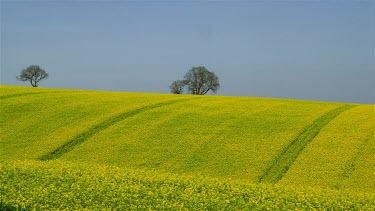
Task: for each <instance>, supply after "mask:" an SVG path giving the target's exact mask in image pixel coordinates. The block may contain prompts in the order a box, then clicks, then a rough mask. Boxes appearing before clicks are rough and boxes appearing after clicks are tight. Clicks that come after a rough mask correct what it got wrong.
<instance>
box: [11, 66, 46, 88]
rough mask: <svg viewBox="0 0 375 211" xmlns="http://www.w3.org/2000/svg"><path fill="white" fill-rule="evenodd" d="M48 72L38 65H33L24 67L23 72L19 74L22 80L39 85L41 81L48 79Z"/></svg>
mask: <svg viewBox="0 0 375 211" xmlns="http://www.w3.org/2000/svg"><path fill="white" fill-rule="evenodd" d="M47 78H48V73H47V72H46V71H45V70H43V69H42V68H40V67H39V66H38V65H31V66H29V67H28V68H26V69H23V70H22V72H21V74H20V75H19V76H17V79H18V80H20V81H29V82H30V83H31V86H33V87H37V86H38V83H39V81H41V80H42V79H47Z"/></svg>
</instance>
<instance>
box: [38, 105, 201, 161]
mask: <svg viewBox="0 0 375 211" xmlns="http://www.w3.org/2000/svg"><path fill="white" fill-rule="evenodd" d="M189 99H190V100H191V99H192V98H185V99H177V100H170V101H167V102H161V103H157V104H152V105H148V106H144V107H141V108H138V109H134V110H131V111H126V112H123V113H120V114H118V115H116V116H114V117H111V118H109V119H107V120H105V121H104V122H101V123H99V124H97V125H95V126H93V127H92V128H90V129H89V130H87V131H85V132H83V133H81V134H79V135H77V136H76V137H74V138H73V139H72V140H70V141H67V142H65V143H64V144H63V145H61V146H60V147H58V148H56V149H55V150H53V151H51V152H49V153H47V154H45V155H42V156H41V157H39V160H53V159H57V158H59V157H61V156H62V155H64V154H65V153H68V152H70V151H72V150H73V149H74V148H75V147H76V146H78V145H79V144H81V143H83V142H84V141H86V140H87V139H89V138H90V137H92V136H94V135H95V134H96V133H98V132H99V131H101V130H105V129H107V128H109V127H110V126H112V125H114V124H116V123H118V122H120V121H122V120H124V119H126V118H129V117H132V116H135V115H137V114H139V113H142V112H145V111H148V110H151V109H154V108H159V107H162V106H167V105H171V104H174V103H178V102H181V101H186V100H189ZM195 99H197V98H195Z"/></svg>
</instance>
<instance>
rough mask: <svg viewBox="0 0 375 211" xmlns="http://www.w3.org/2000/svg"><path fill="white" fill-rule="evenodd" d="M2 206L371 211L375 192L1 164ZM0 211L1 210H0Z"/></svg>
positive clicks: (66, 166) (55, 163) (40, 164)
mask: <svg viewBox="0 0 375 211" xmlns="http://www.w3.org/2000/svg"><path fill="white" fill-rule="evenodd" d="M0 183H1V184H2V185H1V186H0V201H1V202H2V203H0V206H1V205H2V204H3V206H5V205H6V206H8V207H15V208H17V207H19V208H27V209H42V210H53V209H69V210H81V209H88V210H166V209H168V210H171V209H172V210H192V209H193V210H239V209H241V210H243V209H245V210H249V209H251V210H296V209H298V210H312V209H316V210H327V209H328V210H371V209H373V208H374V207H375V201H374V199H375V198H374V197H375V195H374V194H356V193H350V192H343V191H334V190H322V189H319V188H302V187H298V188H295V187H287V186H286V187H284V186H277V185H276V186H273V185H260V184H258V185H256V184H251V183H246V182H243V181H236V180H229V179H215V178H207V177H196V176H195V177H192V176H188V175H185V176H179V175H175V174H167V173H158V172H156V171H142V170H134V169H127V168H118V167H114V166H108V165H93V164H78V163H72V162H61V161H49V162H40V161H12V162H0ZM0 208H1V207H0Z"/></svg>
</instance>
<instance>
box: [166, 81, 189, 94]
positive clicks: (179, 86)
mask: <svg viewBox="0 0 375 211" xmlns="http://www.w3.org/2000/svg"><path fill="white" fill-rule="evenodd" d="M184 87H185V81H181V80H177V81H173V83H172V84H171V85H170V86H169V88H170V89H171V92H172V93H173V94H182V92H183V91H184Z"/></svg>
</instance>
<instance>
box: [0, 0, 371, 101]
mask: <svg viewBox="0 0 375 211" xmlns="http://www.w3.org/2000/svg"><path fill="white" fill-rule="evenodd" d="M373 37H374V1H300V2H297V1H234V2H233V1H220V2H218V1H216V2H197V1H194V2H191V1H190V2H187V1H178V2H173V1H109V2H107V1H106V2H105V1H65V2H63V1H1V83H3V84H13V85H29V84H27V83H24V82H20V81H17V80H16V76H17V75H18V74H19V73H20V71H21V70H22V69H23V68H26V67H27V66H29V65H31V64H37V65H40V66H41V67H42V68H44V69H45V70H46V71H47V72H49V74H50V78H49V79H48V80H45V81H42V82H41V83H40V86H43V87H67V88H79V89H100V90H116V91H131V92H160V93H168V92H169V88H168V86H169V84H170V83H171V82H172V81H173V80H176V79H180V78H182V77H183V75H184V74H185V72H186V71H187V70H189V69H190V68H191V67H193V66H205V67H207V68H208V69H209V70H210V71H214V72H215V73H216V74H217V75H218V76H219V78H220V82H221V89H220V90H219V92H218V94H219V95H241V96H265V97H281V98H296V99H316V100H325V101H344V102H359V103H374V38H373Z"/></svg>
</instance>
